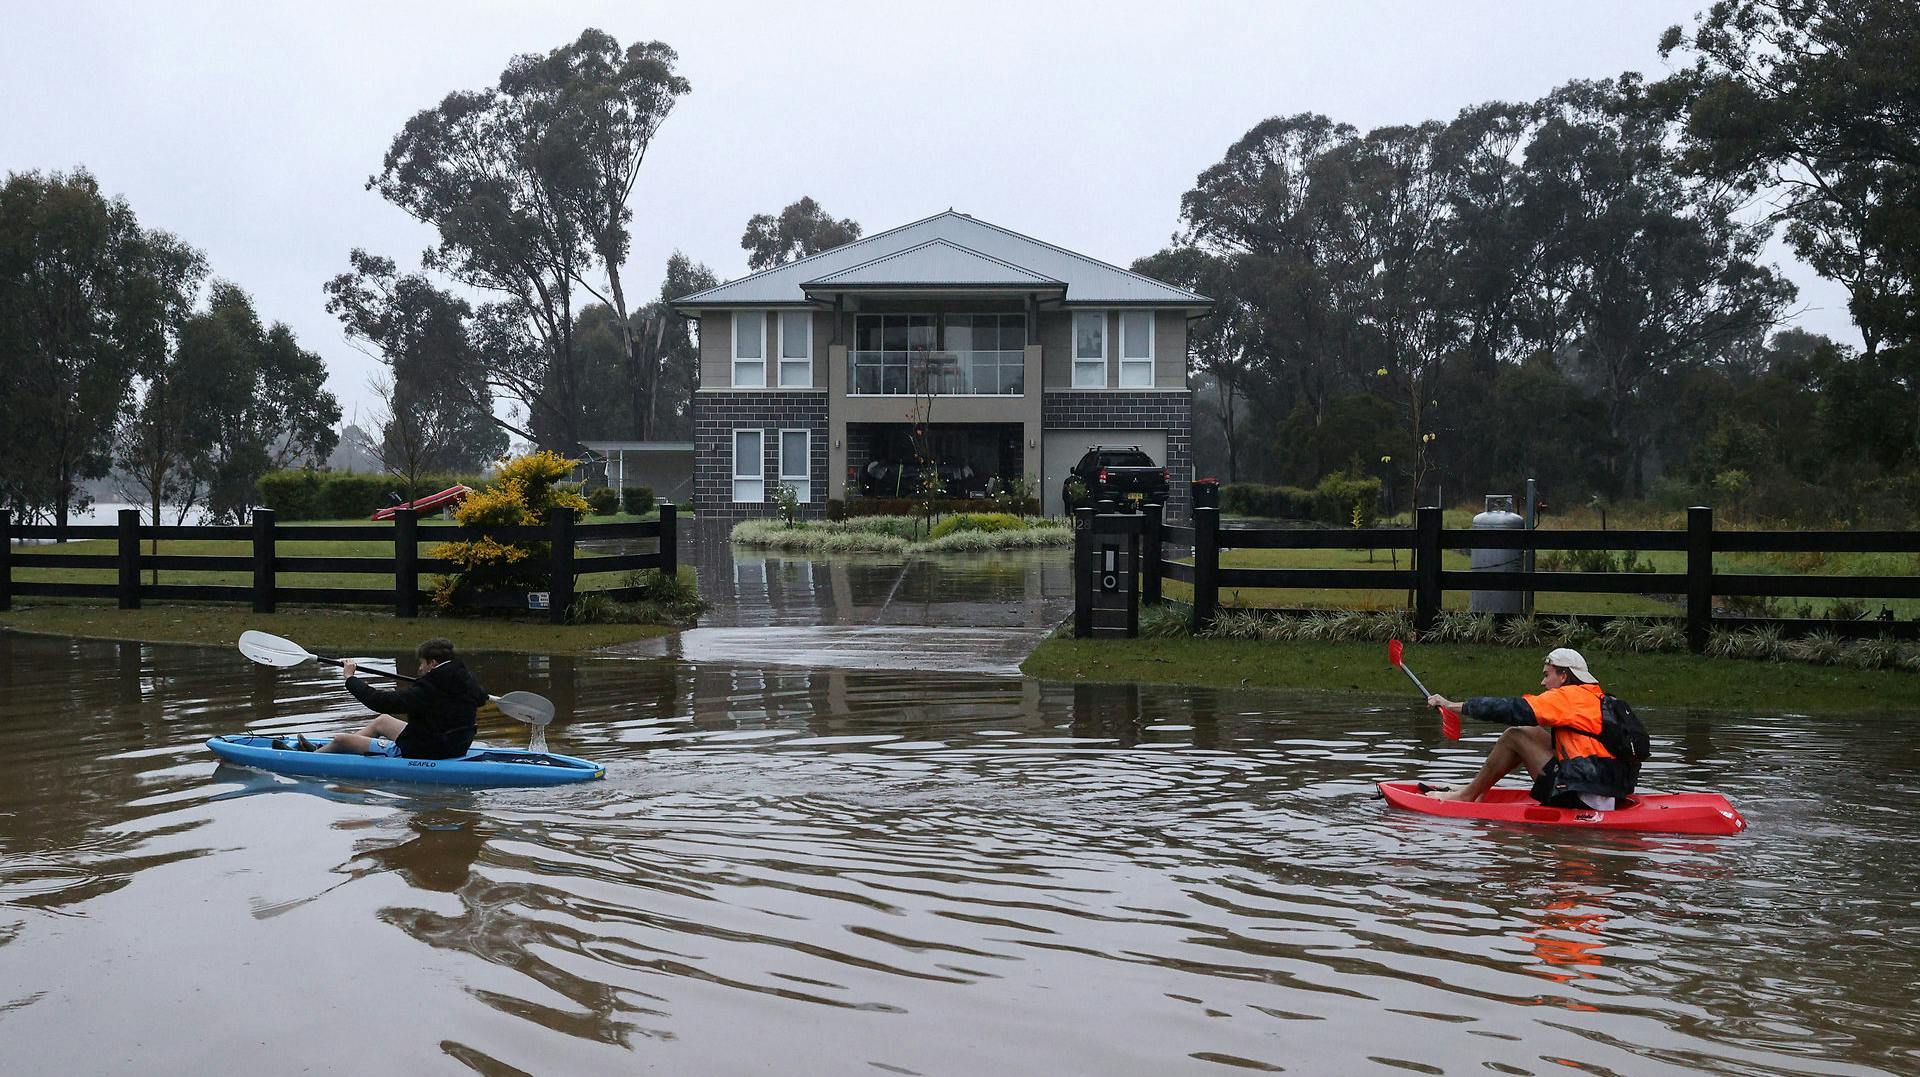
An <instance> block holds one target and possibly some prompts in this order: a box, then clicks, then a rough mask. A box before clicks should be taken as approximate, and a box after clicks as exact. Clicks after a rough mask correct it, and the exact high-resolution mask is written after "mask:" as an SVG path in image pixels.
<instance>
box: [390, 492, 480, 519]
mask: <svg viewBox="0 0 1920 1077" xmlns="http://www.w3.org/2000/svg"><path fill="white" fill-rule="evenodd" d="M470 493H473V488H472V487H470V486H449V487H447V488H446V489H444V490H442V491H440V492H439V493H437V494H428V495H427V496H425V497H422V498H418V499H416V500H413V501H409V502H407V503H406V504H404V505H389V506H387V507H386V508H384V509H380V510H379V511H377V512H375V513H374V514H373V518H374V519H376V520H391V519H393V513H394V510H396V509H412V510H413V511H415V512H432V511H433V510H434V509H437V508H439V507H440V506H442V505H444V504H446V503H447V502H449V501H458V500H460V499H462V498H464V497H466V496H467V495H468V494H470Z"/></svg>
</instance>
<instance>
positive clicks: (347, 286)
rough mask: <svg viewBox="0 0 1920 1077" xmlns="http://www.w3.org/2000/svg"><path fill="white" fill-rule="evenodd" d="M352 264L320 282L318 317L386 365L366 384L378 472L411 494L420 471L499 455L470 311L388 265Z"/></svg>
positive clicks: (377, 261)
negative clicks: (335, 322) (334, 322)
mask: <svg viewBox="0 0 1920 1077" xmlns="http://www.w3.org/2000/svg"><path fill="white" fill-rule="evenodd" d="M351 262H352V266H353V269H352V271H351V272H348V273H342V274H340V275H339V276H337V277H335V278H333V280H331V281H329V282H327V286H326V290H327V310H328V312H329V313H332V314H333V315H334V316H336V317H338V318H339V319H340V322H341V324H342V325H343V326H344V327H345V328H346V332H347V338H348V339H349V340H351V341H354V342H355V343H356V345H357V346H360V347H361V348H363V350H365V351H367V352H368V353H369V354H370V355H372V356H373V357H374V358H375V359H377V360H379V361H380V362H381V363H382V364H383V365H384V366H385V367H386V372H385V373H384V374H383V375H381V376H379V377H377V378H376V379H375V381H374V386H373V388H374V394H375V396H376V397H377V398H378V399H379V400H380V402H381V404H382V406H383V409H384V412H383V414H382V415H380V416H378V425H379V430H380V433H379V435H378V436H377V437H374V438H370V439H369V441H370V444H371V445H372V446H374V447H375V448H376V449H377V453H376V455H378V457H379V458H380V461H381V466H382V467H383V468H385V469H386V470H387V471H388V472H389V473H391V474H394V475H395V476H397V477H399V478H401V479H403V480H404V481H405V482H406V483H407V486H408V489H409V490H413V487H414V484H415V482H416V480H417V479H418V477H419V475H421V474H422V473H424V472H429V471H437V470H459V471H465V470H476V469H478V468H480V467H482V466H483V465H485V464H486V463H487V462H488V461H490V460H493V459H496V458H498V457H499V456H500V455H501V454H502V453H504V452H505V451H506V448H507V440H508V439H507V431H508V428H509V427H508V424H506V423H504V422H502V421H501V420H500V419H498V418H497V417H496V416H495V415H494V399H493V390H492V387H491V386H490V385H489V384H488V380H487V375H486V370H485V365H484V363H483V362H482V360H481V356H480V349H479V347H478V346H477V345H476V343H475V341H474V339H473V332H472V329H471V326H470V322H471V320H472V317H473V308H472V306H471V305H470V304H468V303H467V302H466V301H465V300H463V299H461V298H459V297H458V296H455V295H452V294H451V293H449V292H447V291H445V290H443V289H441V288H438V287H436V286H435V285H434V283H433V282H432V281H431V280H429V279H428V278H427V277H426V276H425V275H424V274H421V273H408V274H401V273H399V272H398V270H397V267H396V266H395V265H394V263H393V261H392V260H391V259H387V258H382V257H379V256H377V255H371V254H368V253H367V252H365V251H362V250H355V251H354V252H353V253H352V255H351ZM415 492H418V491H415Z"/></svg>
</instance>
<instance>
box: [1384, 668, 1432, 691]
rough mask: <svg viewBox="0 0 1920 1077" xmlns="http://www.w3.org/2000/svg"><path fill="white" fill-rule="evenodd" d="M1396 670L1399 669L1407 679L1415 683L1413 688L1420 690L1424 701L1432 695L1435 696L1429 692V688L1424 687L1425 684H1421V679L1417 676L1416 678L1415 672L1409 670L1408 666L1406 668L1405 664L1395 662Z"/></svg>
mask: <svg viewBox="0 0 1920 1077" xmlns="http://www.w3.org/2000/svg"><path fill="white" fill-rule="evenodd" d="M1394 668H1395V669H1398V670H1399V671H1400V672H1402V673H1404V674H1406V675H1407V679H1408V680H1410V681H1412V682H1413V686H1414V687H1415V688H1418V689H1420V698H1422V699H1425V698H1426V697H1428V696H1430V695H1432V694H1433V693H1432V692H1429V691H1427V686H1426V685H1424V684H1421V683H1420V678H1419V677H1416V676H1414V673H1413V671H1412V670H1410V669H1408V668H1407V666H1406V663H1404V662H1395V663H1394Z"/></svg>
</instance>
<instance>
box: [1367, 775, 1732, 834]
mask: <svg viewBox="0 0 1920 1077" xmlns="http://www.w3.org/2000/svg"><path fill="white" fill-rule="evenodd" d="M1380 795H1381V796H1383V797H1386V798H1387V803H1389V804H1391V805H1393V806H1394V807H1396V808H1405V809H1407V810H1408V811H1417V812H1420V813H1422V814H1425V815H1440V816H1445V817H1447V818H1450V819H1488V820H1492V821H1494V822H1500V823H1525V824H1529V825H1533V826H1558V827H1571V828H1574V829H1581V830H1635V831H1640V832H1642V833H1650V834H1716V835H1727V834H1738V833H1740V832H1741V831H1742V830H1745V829H1746V828H1747V821H1746V820H1745V819H1744V818H1742V817H1741V815H1740V813H1739V812H1737V811H1735V810H1734V807H1733V805H1732V804H1731V803H1729V802H1728V801H1727V798H1726V797H1723V796H1721V795H1720V794H1718V793H1648V794H1645V795H1643V796H1635V797H1628V798H1627V804H1626V806H1625V807H1621V808H1615V809H1614V810H1613V811H1594V810H1592V809H1591V808H1549V807H1547V806H1546V805H1544V804H1541V803H1539V802H1537V801H1535V800H1534V799H1533V794H1532V793H1531V792H1529V791H1528V790H1526V789H1519V788H1514V787H1507V788H1499V787H1495V788H1493V789H1489V790H1488V791H1487V795H1486V796H1484V797H1482V798H1480V799H1479V800H1477V801H1475V802H1473V803H1471V804H1461V803H1457V802H1455V801H1450V800H1435V799H1433V798H1432V797H1429V796H1427V795H1426V794H1424V793H1422V792H1421V791H1420V783H1418V782H1381V783H1380Z"/></svg>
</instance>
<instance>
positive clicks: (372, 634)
mask: <svg viewBox="0 0 1920 1077" xmlns="http://www.w3.org/2000/svg"><path fill="white" fill-rule="evenodd" d="M0 628H6V629H10V630H12V631H16V632H26V633H30V634H33V635H42V636H73V637H78V638H81V639H108V640H132V641H136V642H141V643H185V644H199V645H203V646H219V647H231V646H233V644H234V641H235V640H237V639H239V638H240V633H242V632H245V631H247V630H248V629H257V630H259V631H261V632H271V633H273V634H274V635H276V636H285V637H286V638H288V639H290V640H293V641H294V642H296V643H299V644H301V645H302V646H305V647H306V648H308V649H309V650H314V651H319V652H322V653H325V652H329V651H331V652H334V653H339V654H348V653H357V654H364V653H366V652H367V651H369V650H373V651H390V650H411V649H412V648H413V647H414V646H415V645H416V644H418V643H419V642H420V641H421V640H423V639H426V638H427V637H429V636H447V637H448V638H450V639H452V640H453V642H454V644H455V646H457V647H459V648H460V650H462V651H503V652H509V653H514V654H549V655H555V654H557V655H574V654H586V653H588V652H590V651H594V650H598V649H599V648H602V647H610V646H613V645H615V644H620V643H631V642H634V641H636V640H644V639H653V638H655V637H658V636H664V635H666V634H667V633H669V632H673V631H675V629H674V628H672V627H670V626H667V625H656V624H588V625H552V624H547V623H546V622H544V621H540V622H535V621H509V620H505V619H487V618H451V617H420V618H418V619H415V620H410V621H409V620H402V619H400V618H398V617H395V616H394V615H393V614H391V613H386V612H371V611H353V610H337V609H299V610H283V611H281V612H278V613H253V612H251V611H249V610H241V609H234V608H232V607H224V608H223V607H215V606H195V605H185V604H183V605H151V604H150V605H146V606H143V607H142V608H140V609H137V610H123V609H117V608H114V607H110V606H101V605H86V604H80V603H71V604H67V603H47V604H44V605H34V606H17V607H16V608H14V609H13V610H11V611H9V612H6V613H0Z"/></svg>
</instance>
